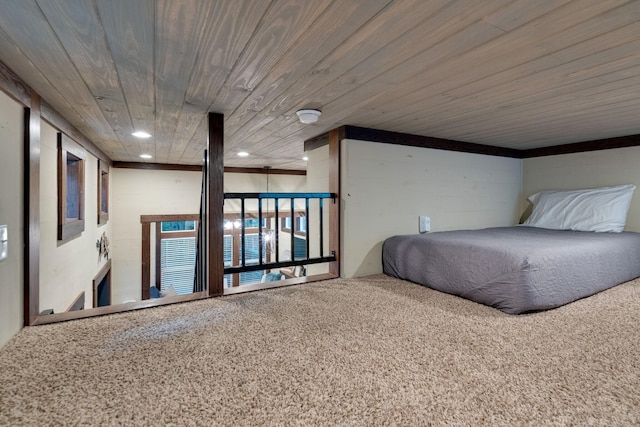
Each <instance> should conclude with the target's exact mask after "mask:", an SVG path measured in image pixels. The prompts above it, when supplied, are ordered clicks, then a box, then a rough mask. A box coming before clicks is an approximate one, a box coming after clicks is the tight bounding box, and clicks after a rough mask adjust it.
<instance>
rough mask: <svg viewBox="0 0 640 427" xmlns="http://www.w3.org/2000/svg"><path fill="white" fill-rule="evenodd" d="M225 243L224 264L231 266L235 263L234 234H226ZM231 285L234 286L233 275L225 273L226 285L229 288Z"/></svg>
mask: <svg viewBox="0 0 640 427" xmlns="http://www.w3.org/2000/svg"><path fill="white" fill-rule="evenodd" d="M223 245H224V246H223V254H224V266H225V267H231V265H232V264H233V236H230V235H226V236H224V241H223ZM231 286H233V277H232V275H231V274H225V275H224V287H225V288H229V287H231Z"/></svg>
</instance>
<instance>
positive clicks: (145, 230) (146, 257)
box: [141, 222, 151, 300]
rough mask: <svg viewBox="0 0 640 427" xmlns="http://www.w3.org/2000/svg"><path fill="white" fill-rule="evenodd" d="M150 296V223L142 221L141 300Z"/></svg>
mask: <svg viewBox="0 0 640 427" xmlns="http://www.w3.org/2000/svg"><path fill="white" fill-rule="evenodd" d="M150 297H151V223H150V222H143V223H142V292H141V298H142V299H143V300H145V299H149V298H150Z"/></svg>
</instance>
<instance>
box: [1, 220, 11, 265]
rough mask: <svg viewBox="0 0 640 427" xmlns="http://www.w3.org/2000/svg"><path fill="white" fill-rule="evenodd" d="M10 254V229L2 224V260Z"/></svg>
mask: <svg viewBox="0 0 640 427" xmlns="http://www.w3.org/2000/svg"><path fill="white" fill-rule="evenodd" d="M8 255H9V231H8V229H7V226H6V225H0V261H4V260H5V259H7V256H8Z"/></svg>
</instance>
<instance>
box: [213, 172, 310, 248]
mask: <svg viewBox="0 0 640 427" xmlns="http://www.w3.org/2000/svg"><path fill="white" fill-rule="evenodd" d="M224 191H225V193H259V192H263V193H264V192H266V191H267V174H256V173H225V174H224ZM306 191H307V177H306V176H305V175H281V174H269V192H270V193H291V192H293V193H301V192H306ZM268 206H269V210H270V212H271V213H273V211H274V209H275V207H274V202H273V200H270V201H269V202H268ZM262 208H263V212H266V209H267V203H266V202H265V203H263V206H262ZM295 208H296V209H304V203H303V202H302V201H301V200H296V203H295ZM245 209H246V210H247V211H254V212H257V210H258V205H257V202H254V201H247V203H246V205H245ZM278 209H279V211H280V212H287V211H288V210H289V209H291V207H290V203H289V201H288V200H280V201H279V202H278ZM224 211H225V212H240V202H239V201H237V200H227V201H225V206H224ZM290 236H291V235H290V234H289V233H285V232H280V235H279V241H280V244H279V253H280V255H279V257H280V260H287V259H290V256H291V243H290V242H291V237H290Z"/></svg>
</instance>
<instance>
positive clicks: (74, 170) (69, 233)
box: [58, 132, 86, 241]
mask: <svg viewBox="0 0 640 427" xmlns="http://www.w3.org/2000/svg"><path fill="white" fill-rule="evenodd" d="M85 159H86V153H85V151H84V149H83V148H82V147H81V146H80V145H78V144H77V143H76V142H75V141H73V140H72V139H71V138H69V137H68V136H67V135H65V134H63V133H60V132H59V133H58V240H63V241H64V240H68V239H71V238H72V237H75V236H78V235H80V233H82V232H83V231H84V162H85Z"/></svg>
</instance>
